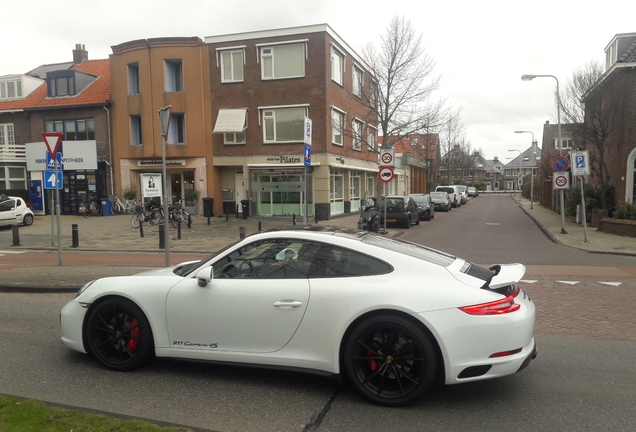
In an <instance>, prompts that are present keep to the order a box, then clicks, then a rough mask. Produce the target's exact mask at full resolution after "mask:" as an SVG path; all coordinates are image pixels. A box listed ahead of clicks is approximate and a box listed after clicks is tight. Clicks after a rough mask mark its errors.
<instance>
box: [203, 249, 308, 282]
mask: <svg viewBox="0 0 636 432" xmlns="http://www.w3.org/2000/svg"><path fill="white" fill-rule="evenodd" d="M319 248H320V245H319V244H317V243H313V242H305V241H299V240H295V239H272V240H266V241H261V242H254V243H251V244H249V245H247V246H244V247H242V248H240V249H238V250H235V251H233V252H232V253H230V254H229V255H227V256H225V257H223V258H222V259H220V260H219V261H217V262H216V263H214V266H213V267H214V278H215V279H306V278H307V275H308V273H309V270H310V268H311V266H312V264H313V263H314V261H315V256H316V253H317V251H318V249H319Z"/></svg>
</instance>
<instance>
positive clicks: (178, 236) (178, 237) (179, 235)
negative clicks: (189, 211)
mask: <svg viewBox="0 0 636 432" xmlns="http://www.w3.org/2000/svg"><path fill="white" fill-rule="evenodd" d="M177 240H181V221H177Z"/></svg>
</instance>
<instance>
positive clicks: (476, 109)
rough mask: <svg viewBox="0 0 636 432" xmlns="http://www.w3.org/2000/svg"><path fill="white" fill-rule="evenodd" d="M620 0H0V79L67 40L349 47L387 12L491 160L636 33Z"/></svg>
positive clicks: (96, 51)
mask: <svg viewBox="0 0 636 432" xmlns="http://www.w3.org/2000/svg"><path fill="white" fill-rule="evenodd" d="M628 5H629V2H625V1H624V0H606V1H603V2H599V1H591V0H578V1H575V0H551V1H549V0H534V1H527V0H501V1H500V0H482V1H480V2H475V1H472V0H470V1H468V0H458V1H438V2H429V1H423V0H389V1H386V0H383V1H379V0H365V1H359V0H269V1H262V0H259V1H256V0H234V1H227V2H221V1H219V0H214V1H211V0H178V1H175V0H125V1H124V0H109V1H99V2H98V1H90V0H89V1H87V0H57V1H50V0H49V1H43V0H31V1H28V2H3V5H2V15H3V17H4V19H3V25H2V27H0V32H1V36H2V37H1V38H0V47H1V49H0V52H1V53H2V62H1V63H0V76H2V75H7V74H20V73H24V72H27V71H29V70H30V69H32V68H34V67H36V66H38V65H40V64H47V63H61V62H66V61H70V60H72V55H71V51H72V49H73V48H74V47H75V44H77V43H79V44H84V45H85V46H86V49H87V50H88V52H89V58H91V59H98V58H107V57H108V55H109V54H110V53H111V50H110V47H111V46H112V45H117V44H119V43H122V42H126V41H130V40H135V39H144V38H151V37H164V36H199V37H201V38H204V37H205V36H211V35H219V34H229V33H239V32H245V31H255V30H263V29H273V28H282V27H294V26H302V25H309V24H319V23H327V24H329V25H330V26H331V27H332V28H333V29H334V30H335V31H336V32H337V33H338V34H339V35H340V36H341V37H342V38H343V39H344V40H345V41H346V42H347V43H348V44H349V45H350V46H351V47H353V48H354V49H355V50H356V51H357V52H358V53H360V52H361V51H362V47H363V46H364V45H365V44H367V43H369V42H375V41H376V40H377V37H378V34H379V33H381V32H382V31H384V28H385V25H386V22H387V20H388V19H389V18H390V17H392V16H393V15H405V16H406V17H407V18H409V19H410V20H411V21H412V22H413V24H414V25H415V27H416V29H417V30H418V31H421V32H422V35H423V40H424V45H425V46H426V47H427V51H428V54H429V55H430V56H431V57H432V58H433V59H435V61H436V63H437V65H436V69H435V73H436V74H437V75H440V76H441V78H442V80H441V88H440V90H439V92H438V97H444V98H446V99H447V100H448V101H449V102H450V103H451V104H452V105H453V106H456V107H463V111H462V119H463V122H464V124H465V125H466V137H467V138H468V139H470V141H471V143H472V146H473V148H476V149H478V148H481V149H482V150H483V152H484V154H485V156H486V157H487V158H488V159H492V158H493V157H494V156H499V158H500V159H501V160H502V161H504V162H508V161H507V160H506V158H507V157H511V156H514V155H516V153H513V152H508V150H509V149H516V150H524V149H526V148H527V147H529V146H530V139H531V136H530V134H514V133H513V131H514V130H530V131H532V132H534V135H535V137H536V138H537V139H538V140H539V143H540V144H541V134H542V130H543V124H544V123H545V121H546V120H548V119H549V116H550V113H551V112H553V111H554V103H553V99H552V93H553V92H554V89H555V84H556V82H555V80H554V79H551V78H541V79H535V80H534V81H531V82H524V81H521V78H520V77H521V75H522V74H547V75H555V76H556V77H557V78H558V79H559V82H560V84H561V86H562V87H564V86H565V84H566V82H567V80H568V79H569V77H570V75H571V74H572V72H573V71H574V70H575V69H576V68H577V67H580V66H582V65H584V64H585V63H587V62H588V61H590V60H603V61H604V49H605V46H606V45H607V44H608V43H609V42H610V40H611V39H612V37H613V36H614V35H615V34H617V33H631V32H636V24H635V23H634V21H633V14H632V13H629V12H630V10H631V11H632V12H633V7H630V6H628Z"/></svg>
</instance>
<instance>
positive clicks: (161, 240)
mask: <svg viewBox="0 0 636 432" xmlns="http://www.w3.org/2000/svg"><path fill="white" fill-rule="evenodd" d="M165 229H166V226H165V225H164V224H159V249H165V248H166V239H165V237H164V235H163V233H164V230H165Z"/></svg>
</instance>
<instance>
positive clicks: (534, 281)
mask: <svg viewBox="0 0 636 432" xmlns="http://www.w3.org/2000/svg"><path fill="white" fill-rule="evenodd" d="M519 282H523V283H527V284H533V283H537V282H539V281H538V280H529V279H521V280H520V281H519Z"/></svg>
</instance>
